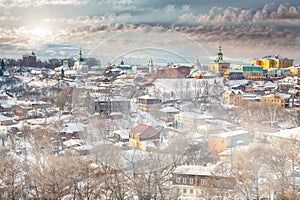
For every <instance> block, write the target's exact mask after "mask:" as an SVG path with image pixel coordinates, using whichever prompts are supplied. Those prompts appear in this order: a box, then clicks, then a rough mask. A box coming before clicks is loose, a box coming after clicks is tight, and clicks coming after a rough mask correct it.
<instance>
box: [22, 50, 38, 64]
mask: <svg viewBox="0 0 300 200" xmlns="http://www.w3.org/2000/svg"><path fill="white" fill-rule="evenodd" d="M22 65H23V66H24V67H37V62H36V55H35V53H34V52H32V53H31V54H30V55H23V56H22Z"/></svg>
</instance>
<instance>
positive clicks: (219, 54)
mask: <svg viewBox="0 0 300 200" xmlns="http://www.w3.org/2000/svg"><path fill="white" fill-rule="evenodd" d="M216 60H223V53H222V46H221V45H219V50H218V54H217V59H216Z"/></svg>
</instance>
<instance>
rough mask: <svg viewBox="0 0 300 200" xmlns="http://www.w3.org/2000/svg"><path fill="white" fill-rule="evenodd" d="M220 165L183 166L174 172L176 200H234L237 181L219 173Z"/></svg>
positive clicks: (173, 184) (173, 186) (173, 181)
mask: <svg viewBox="0 0 300 200" xmlns="http://www.w3.org/2000/svg"><path fill="white" fill-rule="evenodd" d="M217 167H218V165H207V166H199V165H181V166H178V167H177V168H176V169H175V171H174V172H173V177H172V188H173V190H174V192H173V194H174V199H195V200H200V199H232V197H233V195H234V186H235V181H234V179H233V178H231V177H229V176H224V174H220V173H218V172H217Z"/></svg>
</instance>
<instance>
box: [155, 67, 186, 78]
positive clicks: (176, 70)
mask: <svg viewBox="0 0 300 200" xmlns="http://www.w3.org/2000/svg"><path fill="white" fill-rule="evenodd" d="M190 71H191V67H188V66H175V67H168V68H163V69H159V70H157V77H159V78H185V77H187V76H188V75H190Z"/></svg>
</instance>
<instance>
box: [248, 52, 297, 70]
mask: <svg viewBox="0 0 300 200" xmlns="http://www.w3.org/2000/svg"><path fill="white" fill-rule="evenodd" d="M293 62H294V60H293V59H288V58H283V57H281V56H279V55H268V56H265V57H262V58H260V59H257V60H255V59H254V60H252V61H251V64H255V65H259V66H262V67H263V68H266V69H270V68H288V67H291V66H293Z"/></svg>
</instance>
